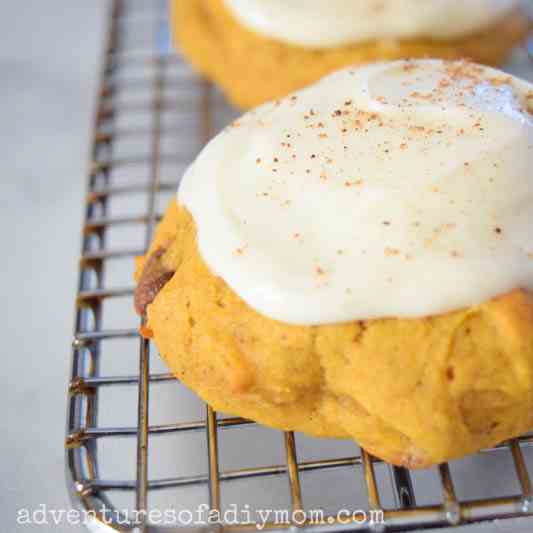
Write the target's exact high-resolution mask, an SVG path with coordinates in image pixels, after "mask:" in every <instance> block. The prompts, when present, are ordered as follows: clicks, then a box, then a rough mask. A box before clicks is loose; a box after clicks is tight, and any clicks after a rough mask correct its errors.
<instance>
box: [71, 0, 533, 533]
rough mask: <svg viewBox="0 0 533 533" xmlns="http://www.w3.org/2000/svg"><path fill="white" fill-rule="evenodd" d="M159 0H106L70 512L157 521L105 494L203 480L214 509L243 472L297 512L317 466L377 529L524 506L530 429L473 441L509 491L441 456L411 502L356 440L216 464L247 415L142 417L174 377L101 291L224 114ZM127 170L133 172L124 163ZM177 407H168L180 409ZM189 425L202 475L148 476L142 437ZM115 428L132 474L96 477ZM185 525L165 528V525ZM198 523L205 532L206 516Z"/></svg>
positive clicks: (83, 271) (289, 436) (406, 488)
mask: <svg viewBox="0 0 533 533" xmlns="http://www.w3.org/2000/svg"><path fill="white" fill-rule="evenodd" d="M166 10H167V5H166V2H165V1H162V0H157V1H156V0H152V1H150V2H139V1H135V0H127V1H125V0H114V1H113V3H112V9H111V14H110V22H109V25H110V28H109V35H108V41H107V45H106V49H105V60H104V65H103V74H102V84H101V89H100V94H99V100H98V108H97V113H96V121H95V131H94V138H93V147H92V154H91V156H92V164H91V168H90V174H89V180H88V192H87V198H86V218H85V222H84V226H83V245H82V252H81V259H80V278H79V292H78V295H77V300H76V324H75V333H74V340H73V350H72V355H73V362H72V374H71V382H70V386H69V402H68V418H67V436H66V462H67V483H68V486H69V490H70V493H71V496H72V500H73V502H74V504H75V506H76V507H77V508H78V509H80V510H85V511H91V510H93V511H96V522H98V521H105V522H106V523H107V524H108V525H109V527H110V528H111V529H117V530H118V529H121V530H132V529H135V528H136V531H163V529H158V527H157V526H154V525H151V524H149V523H148V520H147V518H146V516H147V515H144V514H143V513H137V515H136V516H137V517H138V518H139V521H138V522H135V523H133V522H132V521H129V522H127V521H126V518H124V517H122V518H121V517H120V515H118V514H117V513H115V512H114V509H115V508H116V506H115V507H114V505H113V497H112V496H113V494H116V493H117V492H126V493H129V494H132V493H133V494H134V496H135V498H134V500H135V501H134V503H133V508H134V509H135V510H137V511H143V510H147V509H149V498H151V496H152V495H153V494H154V493H155V492H156V491H166V490H170V489H173V488H176V487H181V488H183V489H188V488H190V487H195V486H203V487H205V488H206V489H207V490H206V491H205V492H206V500H207V501H206V503H207V504H208V505H209V506H210V508H211V509H220V508H221V498H222V495H223V492H224V491H225V490H226V487H227V486H228V484H231V483H235V482H237V481H238V480H245V481H246V483H250V482H251V480H253V479H256V478H263V477H268V478H273V477H277V478H281V479H283V478H285V479H286V483H287V485H288V488H289V490H288V494H289V496H290V502H288V504H287V505H288V508H289V509H292V510H303V509H307V507H306V503H305V498H304V496H305V490H302V485H301V479H300V478H301V477H302V475H305V473H307V472H315V473H316V474H320V476H324V475H325V474H324V472H326V471H331V470H335V469H347V470H348V471H349V472H350V475H352V474H353V482H354V483H356V482H357V483H362V484H363V486H364V487H365V490H366V500H367V501H366V508H367V509H369V510H372V509H373V510H381V509H383V511H384V518H385V524H386V529H387V530H389V529H394V530H398V529H401V530H412V529H415V528H420V527H428V526H435V527H443V528H446V527H448V526H452V525H456V524H459V523H467V522H479V521H482V520H487V519H492V518H509V517H515V516H531V515H532V514H533V499H532V486H531V481H530V477H529V475H528V471H527V467H526V458H525V455H527V454H525V452H526V451H527V448H528V447H530V446H531V445H532V444H533V436H531V435H528V436H524V437H522V438H518V439H513V440H512V441H511V442H508V443H505V444H502V445H501V446H499V447H497V448H495V449H492V450H484V451H483V452H481V455H485V456H491V463H490V464H491V465H495V464H496V462H497V461H500V462H501V460H502V454H507V455H508V457H507V460H508V469H512V470H514V474H512V475H513V476H514V477H515V480H516V481H517V483H516V486H517V487H519V490H518V491H517V492H516V493H514V494H499V493H498V494H496V495H492V496H491V497H490V498H477V499H476V498H472V497H468V496H467V497H462V498H459V497H458V496H457V495H456V494H457V493H456V488H455V487H454V481H453V480H452V473H451V469H450V466H449V465H448V464H443V465H440V466H439V467H438V468H436V469H434V470H435V473H436V476H435V477H436V480H437V485H438V488H439V493H440V497H439V501H437V502H436V503H433V504H417V499H418V497H419V494H418V493H417V484H416V483H415V482H414V474H412V473H410V472H409V471H407V470H405V469H403V468H397V467H392V466H388V465H384V464H383V463H382V462H381V461H379V460H378V459H376V458H374V457H372V456H370V455H369V454H368V453H367V452H366V451H364V450H360V451H359V450H358V449H357V453H356V454H352V455H350V456H348V457H340V458H338V457H334V458H330V457H326V458H320V459H316V458H314V459H313V460H305V461H304V460H300V461H299V460H298V454H297V449H298V445H297V439H295V435H294V434H293V433H290V432H289V433H281V432H276V433H279V435H281V437H282V438H283V446H284V450H285V452H284V453H285V457H284V459H285V460H284V462H281V463H279V464H267V465H263V466H258V467H246V468H243V467H240V468H233V469H225V470H224V469H221V467H220V464H219V443H218V441H219V440H221V439H224V438H225V435H224V434H225V433H226V432H225V431H224V432H222V431H221V430H228V431H239V428H241V431H243V429H242V428H246V427H249V426H250V425H252V424H253V423H252V422H250V421H247V420H244V419H241V418H236V417H229V418H228V417H223V416H222V415H220V414H217V413H215V412H214V411H213V410H212V409H211V408H210V407H208V406H207V407H205V416H204V417H203V418H200V419H198V420H185V421H179V422H174V423H169V424H159V425H150V424H149V407H150V404H149V400H150V395H151V391H152V390H153V388H154V387H156V386H158V384H161V383H166V382H168V383H171V384H172V385H173V386H175V387H182V385H181V384H179V383H178V382H177V381H175V380H174V378H173V377H172V376H171V375H170V374H168V373H165V372H155V371H151V368H150V367H151V364H152V365H153V361H154V357H157V354H153V353H152V354H151V346H150V342H149V341H147V340H144V339H142V338H140V337H139V335H138V330H137V328H136V327H132V328H126V329H119V328H107V327H106V326H105V320H104V318H105V311H104V308H105V307H106V305H107V304H108V302H110V301H113V300H114V299H124V300H125V301H126V303H127V305H128V306H130V307H131V306H132V302H131V297H132V294H133V289H132V288H116V287H114V286H112V284H111V282H109V281H108V276H107V272H108V270H109V267H110V264H112V262H113V261H127V262H128V264H129V265H130V266H129V268H130V269H131V268H132V266H131V265H132V264H133V258H134V256H136V255H141V254H142V253H143V251H144V249H145V248H146V247H147V246H148V244H149V242H150V240H151V238H152V234H153V231H154V226H155V224H156V223H157V221H158V220H159V219H160V216H161V215H160V209H161V208H162V206H161V205H160V204H161V202H160V200H161V198H163V197H164V195H165V193H166V194H167V197H169V195H170V194H172V193H173V192H174V191H175V188H176V185H177V181H172V180H170V181H168V180H167V178H168V172H167V171H164V170H163V168H167V167H166V165H170V167H169V168H172V171H171V174H172V177H173V178H174V179H176V178H177V176H179V173H180V172H181V171H182V170H183V168H184V167H185V165H186V164H187V163H188V162H189V161H190V160H191V159H192V158H193V157H194V155H195V154H196V153H197V151H198V150H199V149H200V148H201V146H202V145H203V144H204V143H205V142H206V140H207V139H208V138H209V137H210V135H211V134H212V131H213V128H214V124H215V123H216V120H218V119H220V114H221V113H222V112H219V110H218V109H217V107H216V98H214V96H213V94H214V93H213V90H212V88H211V87H210V86H209V84H208V83H206V82H204V81H202V80H201V79H199V78H198V77H197V76H196V75H194V74H193V73H192V71H190V70H189V69H188V67H187V66H186V65H185V64H184V63H182V61H181V60H180V59H179V58H178V57H177V56H176V55H175V54H174V53H173V52H172V51H171V50H170V48H169V47H168V27H167V25H166ZM136 67H142V70H141V72H142V75H140V76H139V75H137V76H128V75H126V74H125V73H127V72H128V71H129V69H131V68H133V70H134V71H135V68H136ZM136 94H140V95H146V94H148V95H149V96H148V98H146V97H144V99H143V98H142V97H141V98H140V99H139V98H137V99H135V98H134V99H133V100H128V96H131V95H133V96H135V95H136ZM124 95H125V97H124ZM169 113H173V122H171V123H170V124H169V123H167V121H166V120H165V118H166V116H167V114H169ZM134 114H140V115H143V116H144V118H145V122H144V125H137V126H136V125H135V124H134V125H133V126H128V127H122V126H121V118H123V117H124V116H125V117H129V116H133V115H134ZM222 120H223V119H222ZM171 134H174V135H175V137H174V138H177V139H178V141H176V144H175V149H174V150H172V151H170V152H169V151H165V148H164V146H165V145H166V138H167V136H168V135H171ZM124 139H126V140H128V139H129V140H135V141H136V142H137V145H138V146H140V147H141V148H140V149H139V150H138V151H137V152H136V155H135V154H134V155H130V156H128V157H126V158H122V157H120V156H119V155H117V150H116V148H117V145H118V143H119V142H121V141H122V140H124ZM184 139H186V141H185V140H184ZM132 168H133V169H137V174H136V179H134V178H131V179H130V178H127V177H126V178H124V177H122V178H120V179H119V178H117V176H129V175H130V174H132V172H131V169H132ZM125 169H130V171H129V172H126V171H125ZM133 195H136V196H137V197H140V198H141V206H142V207H141V208H140V209H141V210H140V212H138V213H137V214H135V215H133V216H132V215H131V214H129V213H128V214H125V215H124V214H122V215H115V214H113V213H112V212H110V204H111V202H112V201H113V202H118V203H119V204H122V203H127V202H128V201H129V199H130V198H132V197H133ZM122 226H132V227H134V228H135V231H136V232H137V233H138V234H139V233H140V234H141V236H142V242H141V243H140V245H138V246H134V247H132V248H131V249H124V248H123V247H120V246H116V245H114V244H110V243H109V242H108V240H109V235H110V233H111V232H112V231H113V230H114V229H115V228H119V227H122ZM120 339H130V340H132V341H133V342H135V343H137V346H138V348H137V350H138V371H137V372H134V373H132V374H131V375H121V376H116V377H114V376H110V375H107V374H106V373H105V372H103V371H102V369H101V361H102V359H103V358H104V357H105V356H106V355H107V354H105V353H104V352H106V350H108V341H112V340H120ZM152 351H153V350H152ZM128 385H129V386H130V387H132V388H136V390H137V399H136V401H137V415H136V424H135V425H132V426H130V427H126V426H122V425H119V426H112V427H111V426H106V427H103V426H101V425H99V423H98V419H99V416H98V404H99V401H100V399H101V395H102V391H104V390H105V389H109V388H111V389H114V388H116V387H123V386H128ZM152 407H153V406H152ZM179 407H180V406H179V405H177V406H176V407H175V408H176V410H179ZM150 412H151V411H150ZM271 431H272V432H274V430H271ZM198 432H200V434H201V432H203V433H204V434H205V441H206V444H207V446H206V450H207V472H200V473H193V474H191V475H186V476H176V477H173V478H160V479H152V478H150V477H149V476H150V472H149V469H148V463H149V459H148V457H149V456H148V448H149V442H151V441H150V439H151V438H152V437H159V438H166V437H167V436H168V435H172V434H183V435H190V434H191V433H198ZM115 437H129V438H130V439H135V440H136V457H137V460H136V471H135V472H131V476H132V477H131V478H130V479H125V480H115V481H110V480H108V479H106V478H105V477H104V476H105V472H103V473H102V475H101V474H100V463H101V461H100V458H101V457H100V455H99V453H98V452H99V446H98V443H100V442H101V441H103V440H105V439H111V438H115ZM121 442H124V441H121ZM255 445H256V443H254V442H250V439H249V438H246V437H242V439H241V441H240V442H239V444H237V446H246V447H248V448H250V447H251V448H253V447H254V446H255ZM354 450H355V447H354ZM198 453H200V452H198ZM529 457H530V458H531V457H532V456H531V455H530V456H529ZM179 460H181V461H183V462H187V461H188V458H187V457H181V458H179ZM378 466H379V467H384V468H386V469H387V470H388V472H389V474H390V476H389V478H388V480H387V482H388V484H389V488H390V489H391V493H392V495H393V497H392V499H391V502H392V503H390V504H388V505H384V503H383V496H382V494H383V488H382V486H383V483H382V482H381V481H380V480H379V479H378V476H377V475H376V468H377V467H378ZM491 468H492V467H491ZM313 479H314V480H315V481H314V482H315V483H319V484H320V483H322V481H321V480H320V479H319V478H318V477H317V476H315V477H314V478H313ZM324 479H325V478H324ZM324 483H325V484H326V483H327V482H325V481H324ZM327 490H329V488H328V489H327ZM325 491H326V489H325ZM325 491H324V492H325ZM415 496H416V498H415ZM293 525H294V524H290V523H289V524H274V523H272V524H269V526H268V527H269V528H270V529H273V530H277V529H279V530H282V529H286V528H288V527H291V526H293ZM298 525H299V526H300V527H301V526H302V525H301V524H298ZM532 525H533V519H532ZM303 527H304V528H305V529H306V530H309V531H311V530H316V531H318V530H320V531H323V530H328V531H340V530H352V529H356V528H358V529H359V528H360V529H364V528H365V527H366V528H371V529H372V530H376V529H379V527H377V528H376V526H373V527H371V526H369V525H368V524H367V525H363V524H359V523H356V522H353V523H349V524H346V523H343V524H341V523H340V522H339V521H338V517H337V516H336V515H333V514H332V515H331V516H330V517H329V518H328V520H327V524H321V525H317V524H312V523H307V524H304V525H303ZM184 529H185V528H184V527H175V528H174V529H172V528H170V529H169V528H168V527H167V528H164V531H183V530H184ZM200 529H201V528H200ZM224 529H228V530H229V529H242V530H253V529H254V526H251V525H241V526H234V525H233V526H231V527H229V526H227V527H224ZM381 529H383V527H381ZM205 530H206V531H211V530H212V529H209V528H208V527H207V526H205Z"/></svg>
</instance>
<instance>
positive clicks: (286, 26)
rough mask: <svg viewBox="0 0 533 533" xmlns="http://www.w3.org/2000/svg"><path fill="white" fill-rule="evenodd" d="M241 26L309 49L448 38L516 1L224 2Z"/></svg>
mask: <svg viewBox="0 0 533 533" xmlns="http://www.w3.org/2000/svg"><path fill="white" fill-rule="evenodd" d="M224 2H225V4H226V5H227V7H228V8H229V9H230V11H231V12H232V13H233V15H234V16H235V18H237V20H239V22H240V23H241V24H243V25H244V26H246V27H248V28H249V29H251V30H253V31H255V32H257V33H259V34H261V35H264V36H266V37H270V38H273V39H277V40H281V41H284V42H287V43H291V44H295V45H299V46H304V47H314V48H327V47H333V46H341V45H344V44H349V43H356V42H362V41H367V40H372V39H396V38H398V39H406V38H416V37H430V38H434V39H451V38H455V37H460V36H462V35H467V34H469V33H473V32H475V31H477V30H479V29H482V28H484V27H486V26H488V25H489V24H490V23H492V22H494V21H495V20H497V19H498V17H501V16H502V15H504V14H505V13H506V12H507V11H509V10H510V9H512V8H514V7H516V6H517V5H518V4H519V0H328V1H325V0H289V1H287V0H224Z"/></svg>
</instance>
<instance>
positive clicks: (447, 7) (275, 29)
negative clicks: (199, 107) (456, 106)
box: [171, 0, 528, 108]
mask: <svg viewBox="0 0 533 533" xmlns="http://www.w3.org/2000/svg"><path fill="white" fill-rule="evenodd" d="M171 5H172V9H171V19H172V21H171V24H172V27H173V33H174V38H175V42H176V45H177V47H178V48H179V49H180V50H181V51H182V52H183V54H184V55H185V56H186V57H187V58H188V59H189V60H190V61H191V62H192V64H193V65H194V66H196V67H197V68H198V69H199V70H200V71H201V72H203V73H204V74H205V75H206V76H207V77H209V78H210V79H212V80H214V81H216V82H217V83H218V84H220V86H221V87H222V89H223V90H224V91H225V93H226V94H227V96H228V97H229V99H230V100H231V101H232V102H233V103H234V104H236V105H237V106H238V107H240V108H249V107H253V106H255V105H257V104H261V103H263V102H265V101H268V100H273V99H276V98H280V97H282V96H285V95H287V94H288V93H290V92H292V91H294V90H296V89H300V88H302V87H304V86H306V85H309V84H311V83H313V82H315V81H317V80H318V79H319V78H321V77H322V76H324V75H325V74H328V73H329V72H332V71H334V70H336V69H339V68H341V67H344V66H348V65H353V64H361V63H368V62H371V61H377V60H392V59H400V58H412V57H437V58H446V59H457V58H463V57H467V58H470V59H473V60H475V61H478V62H480V63H487V64H500V63H502V62H503V61H504V59H505V58H506V57H507V55H508V54H509V52H510V51H511V50H512V49H513V48H514V47H515V46H516V44H517V43H518V42H519V41H521V40H522V39H524V38H525V36H526V33H527V30H528V21H527V18H526V16H525V14H524V13H523V11H522V10H521V9H520V7H519V0H469V1H467V2H465V1H463V0H357V1H356V2H354V1H352V0H330V1H328V2H325V1H324V0H291V1H290V2H287V1H286V0H173V1H172V4H171Z"/></svg>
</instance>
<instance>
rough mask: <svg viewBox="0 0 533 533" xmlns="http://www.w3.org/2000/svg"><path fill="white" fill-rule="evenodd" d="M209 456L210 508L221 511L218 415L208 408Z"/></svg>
mask: <svg viewBox="0 0 533 533" xmlns="http://www.w3.org/2000/svg"><path fill="white" fill-rule="evenodd" d="M206 417H207V454H208V459H209V461H208V474H209V476H208V485H209V506H210V507H211V509H214V510H216V511H219V510H220V479H219V470H218V434H217V415H216V413H215V412H214V411H213V409H212V408H211V407H210V406H209V405H208V406H207V413H206Z"/></svg>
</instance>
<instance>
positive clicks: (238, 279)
mask: <svg viewBox="0 0 533 533" xmlns="http://www.w3.org/2000/svg"><path fill="white" fill-rule="evenodd" d="M532 104H533V85H531V84H529V83H527V82H525V81H522V80H520V79H518V78H515V77H511V76H508V75H506V74H504V73H502V72H500V71H497V70H494V69H490V68H487V67H481V66H478V65H475V64H471V63H466V62H442V61H436V60H420V61H399V62H393V63H379V64H374V65H369V66H365V67H361V68H358V69H353V68H352V69H347V70H343V71H339V72H337V73H335V74H333V75H331V76H328V77H327V78H324V79H323V80H322V81H320V82H319V83H318V84H316V85H314V86H312V87H310V88H308V89H305V90H303V91H300V92H298V93H295V94H293V95H290V96H288V97H287V98H285V99H283V100H281V101H277V102H274V103H269V104H266V105H264V106H261V107H259V108H257V109H256V110H255V111H252V112H249V113H247V114H246V115H244V116H243V117H242V118H240V119H238V120H237V121H236V122H234V123H233V124H232V125H231V126H229V127H228V128H227V129H226V130H224V131H223V132H222V133H221V134H219V135H218V136H217V137H215V138H214V139H213V140H212V141H211V142H210V143H209V144H208V145H207V147H206V148H205V149H204V150H203V151H202V152H201V154H200V155H199V156H198V158H197V159H196V161H195V162H194V163H193V164H192V165H191V167H190V168H189V169H188V171H187V172H186V173H185V175H184V177H183V179H182V183H181V186H180V188H179V191H178V202H179V203H181V204H183V205H185V206H186V208H187V209H188V210H189V211H190V212H191V214H192V216H193V218H194V220H195V224H196V226H197V230H198V247H199V251H200V254H201V255H202V257H203V259H204V260H205V262H206V263H207V265H208V266H209V267H210V269H211V270H212V271H213V272H214V273H216V274H218V275H219V276H221V277H222V278H223V279H224V280H225V281H226V282H227V283H228V285H229V286H230V287H231V288H232V289H233V290H234V291H235V292H236V293H237V294H238V295H239V296H240V297H241V298H243V299H244V300H245V301H246V302H247V303H248V304H249V305H250V306H251V307H252V308H254V309H255V310H257V311H258V312H260V313H262V314H264V315H266V316H268V317H270V318H273V319H276V320H280V321H283V322H287V323H292V324H305V325H312V324H326V323H335V322H343V321H350V320H363V319H372V318H381V317H420V316H427V315H432V314H438V313H443V312H447V311H451V310H454V309H458V308H463V307H467V306H472V305H475V304H478V303H481V302H483V301H486V300H488V299H490V298H492V297H495V296H497V295H499V294H502V293H505V292H506V291H509V290H511V289H514V288H519V287H520V288H528V289H533V229H532V228H533V173H532V168H533V120H532V115H531V109H532Z"/></svg>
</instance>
